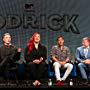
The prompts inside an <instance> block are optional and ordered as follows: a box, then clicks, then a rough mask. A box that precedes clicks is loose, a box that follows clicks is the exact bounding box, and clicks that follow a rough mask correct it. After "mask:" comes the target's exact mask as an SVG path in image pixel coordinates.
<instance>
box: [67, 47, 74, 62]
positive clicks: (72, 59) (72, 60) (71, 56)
mask: <svg viewBox="0 0 90 90" xmlns="http://www.w3.org/2000/svg"><path fill="white" fill-rule="evenodd" d="M67 57H69V60H70V62H71V63H74V62H75V57H74V56H73V54H72V53H71V51H70V49H69V48H67Z"/></svg>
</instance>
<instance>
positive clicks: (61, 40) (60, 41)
mask: <svg viewBox="0 0 90 90" xmlns="http://www.w3.org/2000/svg"><path fill="white" fill-rule="evenodd" d="M58 45H59V46H63V45H64V39H63V38H62V37H60V38H58Z"/></svg>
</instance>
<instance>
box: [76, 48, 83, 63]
mask: <svg viewBox="0 0 90 90" xmlns="http://www.w3.org/2000/svg"><path fill="white" fill-rule="evenodd" d="M76 60H77V61H78V62H81V61H82V60H81V59H80V51H79V50H78V49H77V50H76Z"/></svg>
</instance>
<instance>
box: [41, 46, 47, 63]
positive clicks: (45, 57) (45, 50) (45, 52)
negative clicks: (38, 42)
mask: <svg viewBox="0 0 90 90" xmlns="http://www.w3.org/2000/svg"><path fill="white" fill-rule="evenodd" d="M42 57H43V59H44V61H45V60H46V59H47V48H46V47H45V46H44V47H43V55H42Z"/></svg>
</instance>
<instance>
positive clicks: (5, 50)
mask: <svg viewBox="0 0 90 90" xmlns="http://www.w3.org/2000/svg"><path fill="white" fill-rule="evenodd" d="M20 54H21V48H16V47H15V46H14V45H12V44H11V35H10V34H9V33H5V34H4V35H3V45H2V46H1V47H0V69H2V71H0V72H1V73H4V76H5V77H4V78H5V79H8V78H9V77H8V76H7V75H8V74H7V72H8V70H9V69H11V68H12V67H15V66H16V63H15V62H16V61H17V60H19V59H20ZM16 76H17V73H16Z"/></svg>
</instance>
